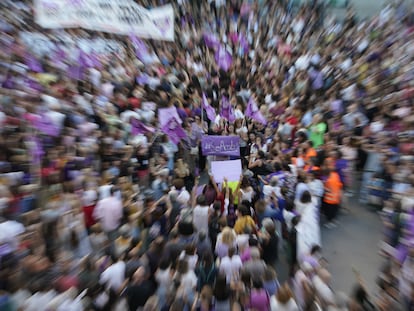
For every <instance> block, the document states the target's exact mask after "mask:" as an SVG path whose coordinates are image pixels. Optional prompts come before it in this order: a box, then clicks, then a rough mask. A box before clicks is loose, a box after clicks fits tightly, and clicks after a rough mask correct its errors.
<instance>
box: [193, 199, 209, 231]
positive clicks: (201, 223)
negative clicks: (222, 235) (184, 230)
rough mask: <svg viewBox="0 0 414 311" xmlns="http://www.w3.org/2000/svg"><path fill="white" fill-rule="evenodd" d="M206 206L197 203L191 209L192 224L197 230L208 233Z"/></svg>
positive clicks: (207, 208)
mask: <svg viewBox="0 0 414 311" xmlns="http://www.w3.org/2000/svg"><path fill="white" fill-rule="evenodd" d="M208 210H209V207H208V206H200V205H197V206H196V207H195V208H194V210H193V225H194V228H195V230H196V231H197V232H200V231H204V232H205V233H208Z"/></svg>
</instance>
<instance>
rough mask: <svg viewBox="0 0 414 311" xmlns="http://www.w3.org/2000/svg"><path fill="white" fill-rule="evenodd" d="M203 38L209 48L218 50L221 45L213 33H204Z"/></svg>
mask: <svg viewBox="0 0 414 311" xmlns="http://www.w3.org/2000/svg"><path fill="white" fill-rule="evenodd" d="M203 38H204V43H205V44H206V46H207V47H208V48H210V49H213V50H217V49H218V48H219V47H220V41H219V39H218V38H217V36H215V35H214V34H213V33H204V35H203Z"/></svg>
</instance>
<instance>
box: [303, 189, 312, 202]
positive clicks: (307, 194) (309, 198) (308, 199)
mask: <svg viewBox="0 0 414 311" xmlns="http://www.w3.org/2000/svg"><path fill="white" fill-rule="evenodd" d="M300 201H301V202H302V203H310V202H312V196H311V194H310V192H309V191H308V190H305V191H304V192H303V193H302V195H301V197H300Z"/></svg>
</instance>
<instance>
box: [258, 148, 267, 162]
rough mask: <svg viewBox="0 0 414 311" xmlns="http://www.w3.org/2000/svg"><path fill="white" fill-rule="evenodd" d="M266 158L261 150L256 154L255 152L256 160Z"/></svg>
mask: <svg viewBox="0 0 414 311" xmlns="http://www.w3.org/2000/svg"><path fill="white" fill-rule="evenodd" d="M265 157H266V156H265V153H264V152H263V151H262V150H259V151H258V152H257V158H258V159H262V160H263V159H264V158H265Z"/></svg>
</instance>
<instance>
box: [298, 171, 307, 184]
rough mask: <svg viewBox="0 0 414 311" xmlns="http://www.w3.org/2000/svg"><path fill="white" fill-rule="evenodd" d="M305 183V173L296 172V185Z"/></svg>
mask: <svg viewBox="0 0 414 311" xmlns="http://www.w3.org/2000/svg"><path fill="white" fill-rule="evenodd" d="M305 182H306V173H305V172H304V171H302V170H300V171H299V172H298V183H305Z"/></svg>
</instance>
